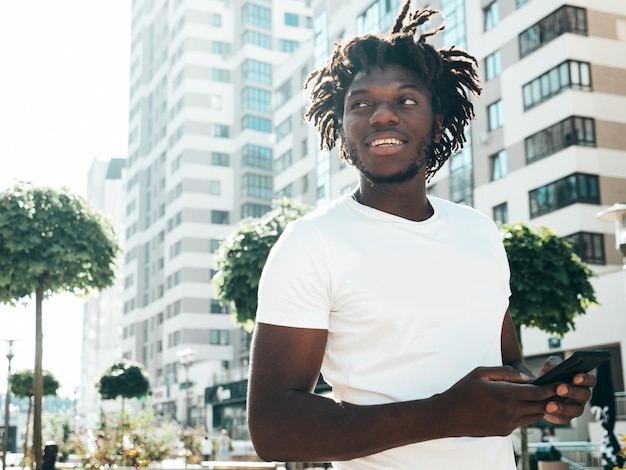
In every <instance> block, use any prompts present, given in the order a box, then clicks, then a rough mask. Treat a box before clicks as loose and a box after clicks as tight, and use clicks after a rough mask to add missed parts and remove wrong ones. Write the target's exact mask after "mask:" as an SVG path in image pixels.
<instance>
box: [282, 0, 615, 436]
mask: <svg viewBox="0 0 626 470" xmlns="http://www.w3.org/2000/svg"><path fill="white" fill-rule="evenodd" d="M401 3H402V2H401V1H400V0H397V1H396V0H376V1H372V0H362V1H359V0H353V1H351V2H328V1H324V0H317V1H314V2H313V9H314V20H313V21H314V27H315V40H314V42H313V43H312V44H311V48H312V54H313V60H312V63H313V64H314V66H319V65H321V62H320V60H323V59H324V58H325V57H326V56H327V55H328V53H329V52H330V46H331V44H332V43H333V42H334V41H335V40H337V39H340V38H342V37H349V36H352V35H354V34H355V33H356V34H360V33H363V32H371V31H383V30H387V29H388V28H389V26H390V25H391V21H392V20H393V18H394V17H395V14H396V13H397V11H398V7H399V5H400V4H401ZM413 4H414V7H420V6H422V7H425V6H429V7H431V8H435V9H439V10H441V11H442V12H443V14H444V18H445V25H446V28H445V29H444V31H443V32H441V33H440V34H439V35H438V36H437V37H435V38H433V39H434V41H433V42H432V43H433V44H434V45H436V46H448V45H451V44H456V45H458V46H459V47H463V48H467V49H468V50H469V51H470V52H471V53H472V54H474V55H475V56H476V58H477V59H478V62H479V72H480V75H481V82H482V85H483V88H484V91H483V93H482V96H481V97H480V98H479V99H478V100H477V101H476V103H475V111H476V119H475V120H474V121H473V123H472V125H471V129H470V131H469V132H468V136H467V137H468V139H467V144H466V147H465V149H463V151H461V152H459V153H457V154H456V155H454V156H453V157H452V158H451V159H450V161H449V162H448V163H447V164H446V166H444V168H442V169H441V170H440V172H439V173H438V174H437V175H436V176H435V178H433V181H432V182H431V184H430V186H429V191H430V193H431V194H434V195H437V196H440V197H444V198H446V199H450V200H453V201H455V202H459V203H464V204H469V205H472V206H473V207H475V208H476V209H478V210H480V211H481V212H483V213H485V214H487V215H489V216H490V217H492V218H493V219H494V220H497V221H500V222H515V221H524V222H528V223H531V224H535V225H546V226H549V227H552V228H553V229H554V230H555V231H556V232H557V233H559V234H561V235H564V236H567V237H568V238H569V239H570V241H571V242H572V244H573V246H574V249H575V251H576V253H577V254H579V255H580V256H581V258H582V259H583V260H585V261H586V262H587V263H589V265H590V267H591V268H592V270H593V271H594V272H595V274H596V275H597V277H596V278H594V279H593V280H592V283H593V286H594V289H595V291H596V295H597V298H598V301H599V305H598V306H596V307H593V308H591V309H589V311H588V312H587V313H586V315H583V316H580V317H579V318H578V319H577V321H576V330H575V331H571V332H569V333H568V334H567V335H565V336H564V337H563V338H562V339H560V340H558V339H557V338H552V337H550V336H549V335H548V334H546V333H543V332H541V331H539V330H537V329H532V328H528V329H524V330H523V332H522V342H523V345H524V353H525V354H526V356H527V360H528V363H529V365H531V367H538V365H539V364H540V363H541V362H543V360H544V359H545V357H546V356H548V355H551V354H558V355H563V356H567V355H568V354H570V353H571V352H572V351H574V350H576V349H607V350H609V351H610V352H611V353H612V361H611V362H612V372H613V384H614V387H615V390H616V391H624V380H625V379H624V377H625V375H626V374H625V372H626V304H625V294H626V293H625V290H624V289H625V285H624V278H623V274H622V258H621V254H620V253H619V252H618V251H617V250H616V249H615V236H614V232H613V225H612V224H610V223H607V222H602V221H600V220H598V219H597V217H596V215H597V213H598V212H599V211H601V210H602V209H604V208H606V207H609V206H611V205H613V204H614V203H616V202H625V201H626V114H625V113H624V112H623V109H625V106H626V62H624V57H626V4H625V3H624V2H623V1H619V0H615V1H611V0H608V1H603V2H595V1H591V0H587V1H571V2H564V1H558V0H541V1H539V0H534V1H533V0H496V1H493V0H467V1H461V0H441V1H434V2H425V1H417V0H416V1H414V2H413ZM300 60H303V58H300ZM292 66H293V67H292ZM284 68H285V69H288V70H281V72H279V73H281V74H282V75H289V74H290V73H291V74H292V75H295V70H296V68H297V66H295V65H294V62H291V61H290V62H289V63H286V64H285V65H284ZM289 70H291V72H289ZM294 108H295V104H294ZM310 132H311V134H310V136H309V141H312V142H315V146H314V147H313V149H317V137H316V134H315V132H314V131H310ZM316 155H317V158H316V168H315V169H313V168H304V167H301V168H296V165H295V164H294V166H293V168H289V169H288V170H284V171H282V172H277V173H276V175H275V184H276V187H278V188H285V187H291V188H294V190H295V188H297V187H298V186H297V184H296V182H297V181H298V180H299V179H301V178H302V177H303V175H315V176H317V180H316V185H317V192H316V196H317V197H316V198H312V197H311V195H310V194H305V193H297V192H296V191H294V193H293V194H292V196H293V197H295V198H297V199H299V200H302V201H304V202H307V203H309V204H312V205H315V204H319V203H323V202H325V201H326V200H328V199H331V198H334V197H337V196H339V195H340V194H344V193H346V192H347V191H351V190H352V189H353V188H354V186H355V184H356V176H355V173H354V171H353V169H352V168H350V167H345V166H343V165H341V164H340V162H339V160H338V157H337V156H336V152H332V155H328V152H321V151H317V154H316ZM313 172H314V173H313ZM290 185H292V186H290ZM325 185H327V186H326V188H324V186H325ZM324 189H327V190H326V191H325V190H324ZM328 189H329V191H328ZM320 195H321V196H323V197H320ZM594 424H595V423H589V416H586V418H581V419H580V420H578V421H577V422H576V423H574V424H573V425H572V426H571V428H569V429H565V430H561V431H560V432H561V434H562V436H561V437H562V439H566V440H586V439H587V438H588V436H589V434H591V435H592V436H591V437H592V439H595V440H596V441H597V440H598V439H599V434H598V433H599V431H597V426H594ZM620 424H621V423H620Z"/></svg>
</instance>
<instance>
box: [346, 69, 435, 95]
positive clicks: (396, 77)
mask: <svg viewBox="0 0 626 470" xmlns="http://www.w3.org/2000/svg"><path fill="white" fill-rule="evenodd" d="M405 86H410V87H415V88H417V89H418V90H419V91H421V92H422V93H426V94H428V95H430V93H429V90H428V88H427V86H426V84H425V83H424V80H423V79H422V77H421V76H420V75H419V74H417V73H416V72H414V71H412V70H410V69H408V68H406V67H404V66H402V65H398V64H388V65H385V66H384V68H381V67H379V66H371V67H370V68H368V69H365V70H361V71H360V72H357V74H356V75H355V76H354V80H352V83H351V84H350V85H349V86H348V89H347V92H346V98H347V97H349V96H350V94H351V93H358V92H361V91H364V90H367V89H369V88H392V89H397V88H400V87H402V88H404V87H405Z"/></svg>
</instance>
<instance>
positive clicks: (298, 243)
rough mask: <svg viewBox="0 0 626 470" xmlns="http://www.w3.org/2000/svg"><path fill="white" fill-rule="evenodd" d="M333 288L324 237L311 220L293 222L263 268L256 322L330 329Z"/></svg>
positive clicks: (271, 251)
mask: <svg viewBox="0 0 626 470" xmlns="http://www.w3.org/2000/svg"><path fill="white" fill-rule="evenodd" d="M330 285H331V283H330V270H329V266H328V255H327V250H326V248H325V241H324V239H323V237H322V236H321V233H320V232H319V230H318V229H317V228H316V227H315V226H314V225H313V224H311V223H310V221H308V220H305V219H298V220H297V221H294V222H291V223H290V224H289V225H288V226H287V228H286V229H285V231H284V232H283V233H282V235H281V236H280V237H279V239H278V241H277V242H276V244H275V245H274V247H273V248H272V249H271V250H270V254H269V256H268V258H267V261H266V263H265V266H264V268H263V272H262V274H261V279H260V280H259V291H258V307H257V313H256V321H257V322H260V323H269V324H273V325H280V326H290V327H297V328H315V329H328V324H329V313H330V308H331V300H330V297H331V288H330Z"/></svg>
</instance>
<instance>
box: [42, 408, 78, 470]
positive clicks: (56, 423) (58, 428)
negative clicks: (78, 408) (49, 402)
mask: <svg viewBox="0 0 626 470" xmlns="http://www.w3.org/2000/svg"><path fill="white" fill-rule="evenodd" d="M74 428H75V422H74V417H73V415H71V414H69V413H58V414H50V415H46V417H45V419H44V421H43V426H42V430H41V435H42V437H43V441H44V442H48V441H53V442H55V443H56V444H57V445H58V446H59V457H58V459H59V462H66V461H67V458H68V457H69V455H70V454H77V455H81V454H83V455H84V454H85V453H86V452H87V451H86V449H85V447H84V445H83V443H82V442H81V441H80V439H78V436H77V435H76V433H75V432H74Z"/></svg>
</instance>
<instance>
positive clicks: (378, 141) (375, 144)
mask: <svg viewBox="0 0 626 470" xmlns="http://www.w3.org/2000/svg"><path fill="white" fill-rule="evenodd" d="M401 143H402V141H401V140H398V139H393V138H389V139H376V140H374V141H372V143H371V144H370V145H371V146H372V147H378V146H379V145H400V144H401Z"/></svg>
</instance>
